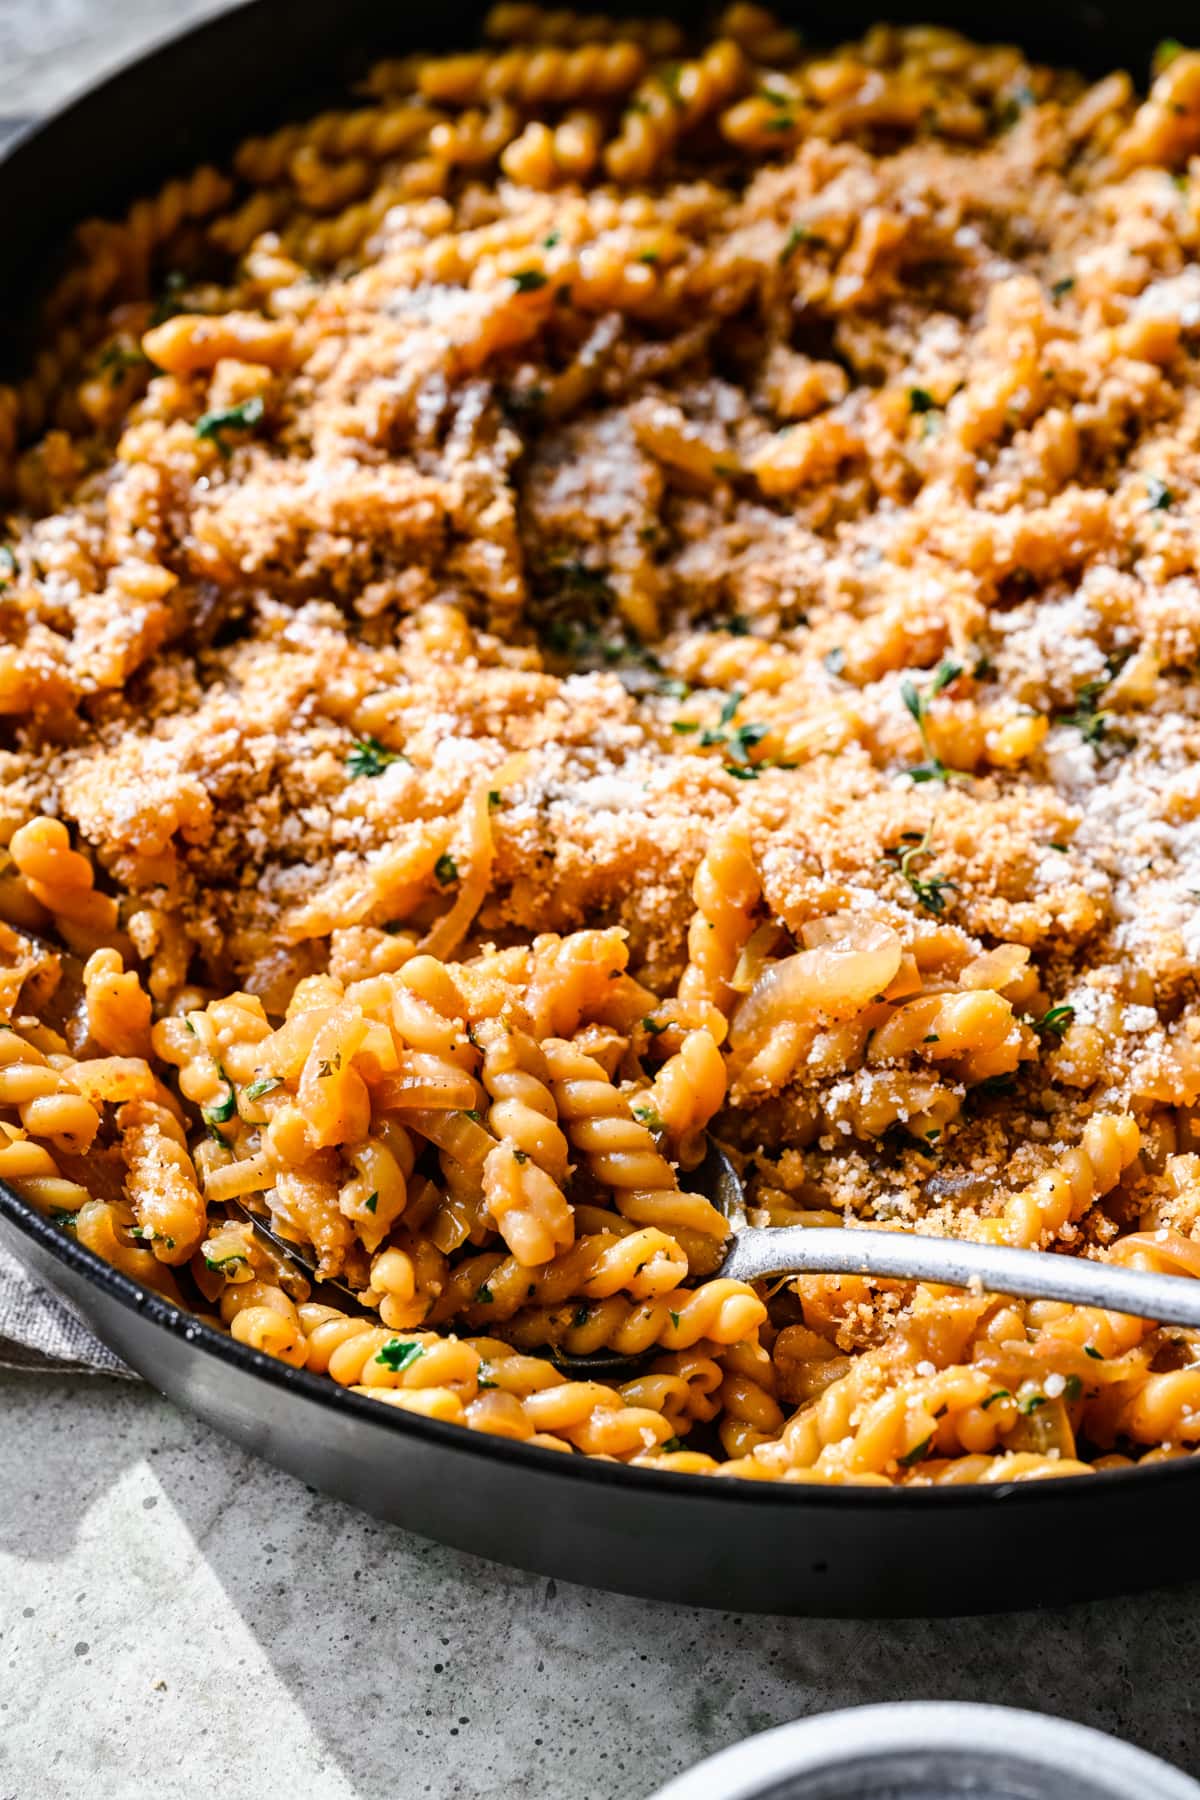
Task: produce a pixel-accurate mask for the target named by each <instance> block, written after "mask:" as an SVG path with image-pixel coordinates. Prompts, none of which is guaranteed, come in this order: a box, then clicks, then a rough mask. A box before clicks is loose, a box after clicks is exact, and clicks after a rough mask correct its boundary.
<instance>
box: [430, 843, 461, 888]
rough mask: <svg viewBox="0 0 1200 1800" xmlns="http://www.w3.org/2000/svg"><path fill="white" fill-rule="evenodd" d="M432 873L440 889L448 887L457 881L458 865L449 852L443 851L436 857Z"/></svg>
mask: <svg viewBox="0 0 1200 1800" xmlns="http://www.w3.org/2000/svg"><path fill="white" fill-rule="evenodd" d="M433 873H434V879H435V880H436V881H437V882H439V884H440V885H441V886H442V887H449V886H450V883H451V882H452V881H457V880H458V864H457V863H456V862H455V860H454V858H453V857H452V856H451V855H450V853H449V851H446V850H444V851H443V852H442V854H441V855H440V856H439V857H438V859H437V861H436V862H435V863H434V865H433Z"/></svg>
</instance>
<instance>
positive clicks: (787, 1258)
mask: <svg viewBox="0 0 1200 1800" xmlns="http://www.w3.org/2000/svg"><path fill="white" fill-rule="evenodd" d="M720 1273H721V1274H722V1275H728V1276H732V1277H733V1278H734V1279H736V1280H739V1281H762V1280H767V1279H771V1278H772V1277H774V1276H778V1275H890V1276H898V1277H900V1278H901V1279H902V1280H910V1281H934V1282H940V1283H944V1284H945V1285H946V1286H947V1287H967V1288H978V1289H981V1290H986V1291H987V1292H988V1293H995V1294H1015V1295H1018V1296H1019V1297H1020V1298H1021V1299H1024V1300H1067V1301H1071V1302H1072V1303H1074V1304H1075V1305H1076V1306H1099V1307H1103V1308H1105V1309H1106V1310H1108V1311H1110V1312H1121V1313H1132V1314H1133V1315H1134V1316H1135V1317H1137V1318H1142V1319H1154V1320H1157V1321H1158V1322H1159V1323H1160V1324H1163V1325H1191V1326H1197V1327H1200V1281H1195V1280H1193V1279H1192V1278H1191V1277H1190V1276H1186V1275H1155V1274H1152V1273H1150V1272H1149V1271H1146V1270H1142V1269H1122V1268H1119V1267H1117V1266H1116V1265H1115V1264H1112V1263H1098V1262H1086V1261H1084V1260H1083V1259H1082V1258H1080V1257H1074V1256H1055V1255H1052V1254H1050V1253H1048V1252H1047V1251H1044V1250H1013V1249H1009V1248H1008V1247H1007V1246H1005V1245H1002V1244H972V1243H963V1242H960V1241H959V1240H958V1239H956V1238H935V1237H921V1236H919V1235H913V1234H912V1233H909V1232H899V1231H869V1230H863V1231H854V1230H842V1229H840V1228H831V1229H825V1228H824V1227H820V1226H807V1225H787V1226H772V1227H770V1228H768V1229H759V1228H757V1227H753V1226H746V1227H744V1228H743V1229H742V1230H740V1231H738V1232H736V1233H735V1235H734V1238H733V1242H732V1244H731V1246H730V1249H729V1254H728V1255H727V1256H726V1258H725V1261H724V1263H723V1264H722V1265H721V1270H720Z"/></svg>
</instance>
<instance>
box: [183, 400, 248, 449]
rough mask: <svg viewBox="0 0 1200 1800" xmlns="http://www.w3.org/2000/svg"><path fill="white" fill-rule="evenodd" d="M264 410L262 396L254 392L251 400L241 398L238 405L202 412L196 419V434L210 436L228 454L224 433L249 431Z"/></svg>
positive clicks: (202, 436)
mask: <svg viewBox="0 0 1200 1800" xmlns="http://www.w3.org/2000/svg"><path fill="white" fill-rule="evenodd" d="M263 412H264V407H263V402H262V396H261V395H260V394H252V395H251V397H250V399H249V400H240V401H239V402H238V404H237V405H236V406H219V407H217V408H216V409H215V411H213V412H206V413H201V415H200V417H199V418H198V419H197V420H196V425H195V431H196V436H197V437H198V438H208V439H209V440H210V441H211V442H212V443H214V444H215V445H216V446H217V449H218V450H219V451H220V452H221V455H222V456H228V455H229V445H228V444H227V443H226V442H225V438H224V436H223V433H224V432H226V431H249V430H250V428H251V426H252V425H257V424H258V423H259V421H260V419H261V418H262V416H263Z"/></svg>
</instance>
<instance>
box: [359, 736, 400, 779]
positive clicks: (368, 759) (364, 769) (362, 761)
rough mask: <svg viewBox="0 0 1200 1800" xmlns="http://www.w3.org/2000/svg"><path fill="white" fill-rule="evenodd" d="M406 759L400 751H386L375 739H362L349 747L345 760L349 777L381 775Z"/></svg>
mask: <svg viewBox="0 0 1200 1800" xmlns="http://www.w3.org/2000/svg"><path fill="white" fill-rule="evenodd" d="M407 761H408V758H407V756H405V754H404V752H403V751H402V750H388V749H385V747H384V746H383V745H382V744H381V743H380V742H379V739H378V738H376V737H364V738H359V739H357V740H356V742H355V743H353V744H351V746H350V754H349V755H348V756H347V758H346V767H347V768H348V769H349V771H350V773H351V775H355V776H357V775H368V776H374V775H382V774H383V771H384V770H385V769H386V768H387V767H388V766H389V764H391V763H394V762H407Z"/></svg>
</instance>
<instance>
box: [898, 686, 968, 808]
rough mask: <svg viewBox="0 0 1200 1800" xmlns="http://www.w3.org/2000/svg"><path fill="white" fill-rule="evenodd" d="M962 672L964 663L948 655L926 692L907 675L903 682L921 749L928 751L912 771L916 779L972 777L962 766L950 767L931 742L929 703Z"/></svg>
mask: <svg viewBox="0 0 1200 1800" xmlns="http://www.w3.org/2000/svg"><path fill="white" fill-rule="evenodd" d="M961 674H962V664H961V663H956V662H952V661H951V660H950V658H949V657H944V658H943V659H942V661H941V662H940V663H939V664H938V666H937V668H936V669H935V670H934V673H933V679H932V681H931V682H930V683H929V687H928V689H927V690H926V691H925V693H922V692H921V691H920V689H919V688H918V687H917V686H916V683H915V682H912V681H910V680H909V679H908V677H907V676H905V678H904V680H903V681H902V682H901V683H900V698H901V699H902V700H903V702H904V704H905V707H906V708H907V710H908V712H909V713H910V714H911V716H912V718H913V719H914V721H915V722H916V727H917V730H918V732H919V733H920V736H921V748H922V749H923V750H924V752H925V761H924V762H920V763H917V764H916V765H915V767H914V768H911V769H909V771H908V773H909V774H910V775H911V776H912V779H913V780H914V781H965V780H967V779H968V777H967V776H966V775H964V774H963V772H962V771H961V770H960V769H948V768H947V767H946V765H945V763H944V762H943V761H942V759H941V757H940V756H939V755H938V754H937V751H936V750H935V749H934V748H933V745H932V744H931V743H930V741H929V702H930V701H931V700H933V699H936V697H937V695H938V694H940V693H942V692H944V690H945V689H946V688H948V687H950V686H951V684H952V683H953V682H955V681H957V680H958V678H959V676H960V675H961Z"/></svg>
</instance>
